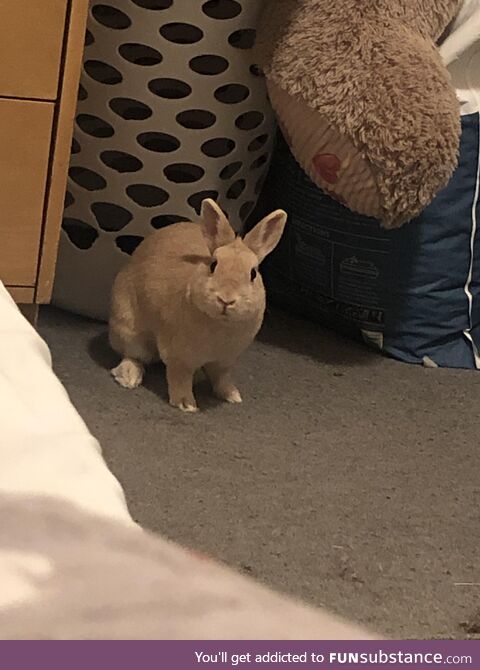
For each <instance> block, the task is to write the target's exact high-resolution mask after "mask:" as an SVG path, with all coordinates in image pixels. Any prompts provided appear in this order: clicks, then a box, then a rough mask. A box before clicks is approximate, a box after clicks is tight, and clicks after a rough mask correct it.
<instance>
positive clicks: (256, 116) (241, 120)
mask: <svg viewBox="0 0 480 670" xmlns="http://www.w3.org/2000/svg"><path fill="white" fill-rule="evenodd" d="M264 118H265V117H264V116H263V114H262V112H245V113H244V114H240V116H238V117H237V119H236V120H235V125H236V126H237V128H239V129H240V130H253V129H254V128H258V126H259V125H260V124H261V123H263V119H264Z"/></svg>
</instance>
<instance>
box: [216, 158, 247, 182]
mask: <svg viewBox="0 0 480 670" xmlns="http://www.w3.org/2000/svg"><path fill="white" fill-rule="evenodd" d="M241 167H242V162H241V161H235V162H234V163H230V164H229V165H225V167H224V168H223V169H222V170H221V171H220V175H219V176H220V179H230V178H231V177H233V175H235V174H237V172H238V171H239V170H240V168H241Z"/></svg>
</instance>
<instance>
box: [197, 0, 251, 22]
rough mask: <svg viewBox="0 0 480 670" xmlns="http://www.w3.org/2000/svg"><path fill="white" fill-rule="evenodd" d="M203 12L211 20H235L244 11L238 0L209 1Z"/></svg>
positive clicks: (205, 4) (203, 7)
mask: <svg viewBox="0 0 480 670" xmlns="http://www.w3.org/2000/svg"><path fill="white" fill-rule="evenodd" d="M202 10H203V12H204V13H205V14H206V15H207V16H209V17H210V18H211V19H233V18H235V17H236V16H238V15H239V14H240V12H241V11H242V5H241V4H240V3H239V2H237V1H236V0H208V2H205V3H204V4H203V6H202Z"/></svg>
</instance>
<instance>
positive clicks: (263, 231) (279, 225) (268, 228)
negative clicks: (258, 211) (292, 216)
mask: <svg viewBox="0 0 480 670" xmlns="http://www.w3.org/2000/svg"><path fill="white" fill-rule="evenodd" d="M286 222H287V214H286V212H284V211H283V209H277V210H275V212H272V213H271V214H269V215H268V216H266V217H265V218H264V219H262V220H261V221H260V223H257V225H256V226H255V228H254V229H253V230H251V231H250V232H249V233H248V234H247V235H246V236H245V239H244V240H243V241H244V242H245V244H246V245H247V247H249V248H250V249H251V250H252V251H253V253H254V254H256V255H257V256H258V262H259V263H261V262H262V261H263V259H264V258H265V256H268V254H269V253H270V252H271V251H273V250H274V249H275V247H276V246H277V244H278V243H279V242H280V238H281V237H282V234H283V229H284V228H285V223H286Z"/></svg>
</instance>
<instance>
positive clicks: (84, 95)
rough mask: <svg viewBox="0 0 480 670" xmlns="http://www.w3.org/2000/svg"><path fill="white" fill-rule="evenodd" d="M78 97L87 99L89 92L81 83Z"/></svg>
mask: <svg viewBox="0 0 480 670" xmlns="http://www.w3.org/2000/svg"><path fill="white" fill-rule="evenodd" d="M77 98H78V100H86V99H87V98H88V93H87V91H86V89H85V88H84V87H83V86H82V85H81V84H79V85H78V96H77Z"/></svg>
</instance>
